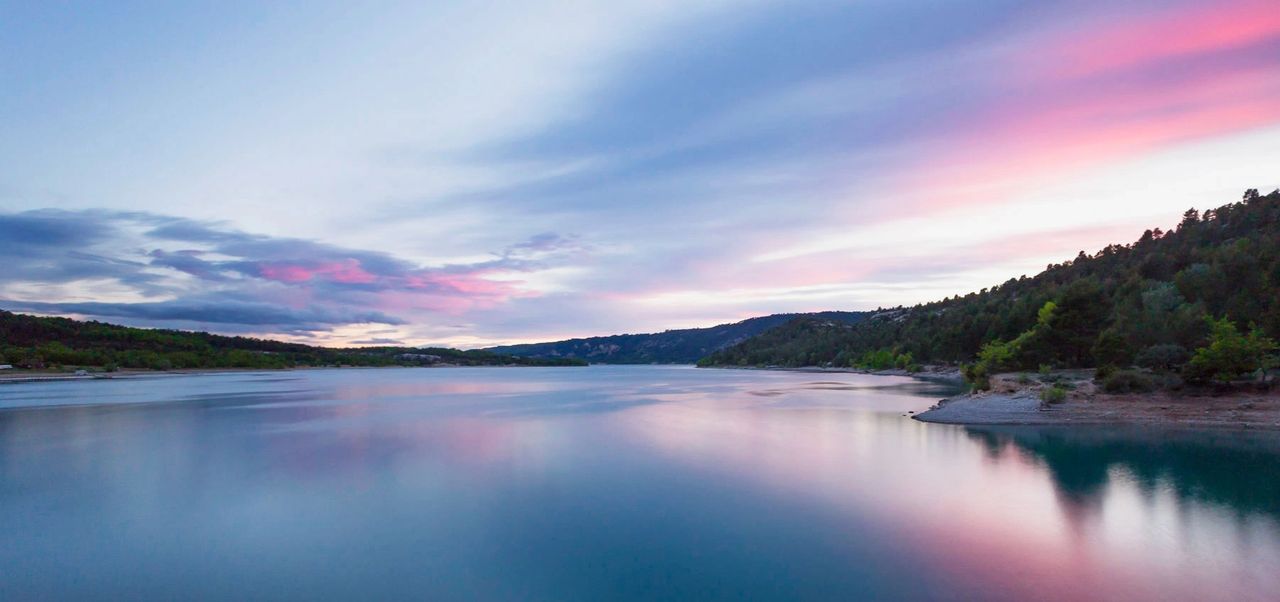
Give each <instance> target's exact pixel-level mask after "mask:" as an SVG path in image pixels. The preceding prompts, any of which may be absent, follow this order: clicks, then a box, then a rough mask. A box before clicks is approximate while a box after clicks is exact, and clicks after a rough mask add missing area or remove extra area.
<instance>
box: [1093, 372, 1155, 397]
mask: <svg viewBox="0 0 1280 602" xmlns="http://www.w3.org/2000/svg"><path fill="white" fill-rule="evenodd" d="M1155 389H1156V383H1155V381H1153V380H1151V377H1150V376H1147V375H1146V374H1143V373H1141V372H1138V371H1137V370H1118V371H1116V372H1115V373H1113V374H1111V375H1110V376H1108V377H1107V378H1106V379H1105V380H1103V381H1102V390H1104V391H1106V392H1108V393H1148V392H1151V391H1154V390H1155Z"/></svg>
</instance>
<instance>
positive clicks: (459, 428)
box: [0, 366, 1280, 600]
mask: <svg viewBox="0 0 1280 602" xmlns="http://www.w3.org/2000/svg"><path fill="white" fill-rule="evenodd" d="M948 393H949V391H948V388H947V387H946V386H945V385H939V384H932V383H927V382H923V381H915V380H911V379H906V378H899V377H885V376H865V375H855V374H840V373H802V372H770V371H748V370H699V369H694V368H689V367H666V366H627V367H604V366H593V367H590V368H432V369H367V370H361V369H342V370H312V371H292V372H265V373H224V374H209V375H191V376H158V377H150V378H132V379H114V380H109V381H91V382H83V381H77V382H56V383H33V384H19V385H0V408H3V409H0V571H3V573H2V574H0V599H4V600H28V599H102V600H119V599H140V598H145V599H224V600H227V599H230V600H242V599H307V600H327V599H430V600H475V599H488V600H508V599H520V600H606V599H644V600H660V599H667V600H669V599H735V600H741V599H756V600H788V599H816V600H849V599H889V600H893V599H901V600H921V599H957V600H972V599H988V600H1026V599H1038V600H1055V599H1057V600H1078V599H1111V600H1135V599H1151V600H1155V599H1161V600H1172V599H1178V600H1205V599H1222V600H1263V599H1271V600H1274V599H1277V598H1280V433H1250V432H1230V431H1223V432H1204V433H1195V432H1184V431H1176V430H1175V431H1167V432H1153V431H1133V430H1125V429H1097V428H1095V429H1077V430H1067V429H1062V428H1032V427H1017V428H1008V427H1005V428H974V427H960V426H949V425H937V424H923V423H919V422H916V421H914V420H911V419H910V418H909V417H908V416H907V413H908V412H918V411H921V410H923V409H925V408H927V407H928V406H930V405H931V404H933V403H934V401H936V400H937V399H938V398H940V397H942V396H945V395H947V394H948Z"/></svg>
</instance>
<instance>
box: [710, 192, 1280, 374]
mask: <svg viewBox="0 0 1280 602" xmlns="http://www.w3.org/2000/svg"><path fill="white" fill-rule="evenodd" d="M1277 301H1280V191H1276V192H1272V193H1271V194H1268V195H1265V196H1263V195H1259V194H1258V192H1257V191H1256V190H1250V191H1248V192H1246V193H1245V196H1244V200H1243V201H1241V202H1237V203H1232V204H1229V205H1224V206H1222V207H1219V208H1217V209H1211V210H1208V211H1205V212H1204V214H1203V215H1201V214H1200V213H1199V212H1198V211H1196V210H1195V209H1192V210H1189V211H1187V212H1186V213H1185V214H1184V216H1183V219H1182V222H1181V223H1180V224H1179V225H1178V226H1177V228H1176V229H1175V230H1174V231H1171V232H1162V231H1161V230H1160V229H1158V228H1157V229H1153V230H1148V231H1146V232H1145V233H1144V234H1143V235H1142V237H1141V238H1139V239H1138V240H1137V241H1136V242H1134V243H1132V244H1125V245H1121V244H1113V245H1109V246H1107V247H1106V248H1104V249H1102V250H1100V251H1098V252H1097V253H1094V254H1092V255H1089V254H1086V253H1084V252H1083V251H1082V252H1080V254H1079V255H1078V256H1077V257H1076V258H1075V259H1073V260H1071V261H1066V262H1064V263H1061V264H1056V265H1050V266H1048V269H1046V270H1045V271H1043V272H1041V273H1040V274H1038V275H1036V276H1035V277H1031V278H1028V277H1026V276H1023V277H1021V278H1015V279H1011V280H1009V281H1008V282H1005V283H1003V284H999V285H996V286H993V287H991V288H984V289H982V290H981V291H979V292H976V293H969V294H967V295H964V296H957V297H952V298H947V299H943V300H941V301H936V302H933V303H926V304H922V305H917V306H914V307H909V308H907V307H898V308H893V309H887V310H880V311H877V312H874V313H873V314H871V315H870V316H869V317H868V318H867V319H866V320H863V321H860V322H858V323H856V324H853V325H841V324H823V323H818V322H814V321H812V320H796V321H794V322H790V323H787V324H783V325H781V326H778V327H777V328H775V329H773V330H770V331H768V332H766V333H763V334H761V335H760V336H757V337H753V338H751V339H748V340H745V341H743V342H741V343H738V344H736V345H733V346H731V347H728V348H725V349H722V350H720V351H717V352H715V353H712V354H710V355H709V356H708V357H706V358H704V359H703V360H702V361H701V362H700V365H704V366H739V365H751V366H755V365H782V366H800V365H823V364H832V365H853V366H866V367H884V366H885V365H886V364H890V365H891V364H898V365H903V364H912V363H917V362H930V363H962V362H975V361H978V362H979V364H981V365H983V366H985V367H986V368H989V369H991V370H1000V369H1003V370H1010V369H1012V370H1028V369H1030V370H1034V369H1036V368H1037V367H1039V366H1045V365H1047V366H1050V367H1057V368H1074V367H1096V366H1116V367H1127V366H1131V365H1134V364H1138V365H1144V366H1147V367H1151V368H1163V369H1165V370H1169V371H1174V370H1178V369H1181V368H1184V367H1186V366H1192V365H1196V364H1197V362H1199V365H1200V368H1202V369H1206V370H1210V371H1212V370H1213V369H1212V368H1206V366H1209V365H1210V364H1212V363H1213V362H1215V361H1217V362H1220V363H1221V362H1228V363H1229V362H1230V361H1232V360H1231V357H1233V354H1235V355H1236V356H1239V357H1244V356H1245V355H1248V356H1249V357H1252V358H1254V360H1256V359H1257V357H1258V356H1259V355H1265V352H1266V351H1267V350H1268V348H1269V347H1270V345H1271V343H1270V340H1271V339H1274V338H1276V337H1280V303H1278V302H1277ZM1241 331H1252V332H1250V333H1249V335H1247V336H1246V335H1244V334H1242V333H1241ZM1201 349H1203V350H1204V352H1203V353H1200V352H1199V350H1201ZM1241 350H1243V351H1241ZM1236 351H1240V353H1235V352H1236ZM1199 356H1202V357H1199ZM1197 357H1198V359H1197ZM1254 364H1257V361H1254ZM1250 365H1252V364H1250V363H1249V362H1248V361H1244V362H1242V363H1237V364H1236V365H1234V366H1231V367H1229V368H1224V370H1226V372H1223V373H1222V374H1220V375H1219V376H1221V377H1223V378H1229V377H1230V376H1231V374H1229V373H1230V372H1231V371H1232V370H1239V371H1244V370H1246V368H1248V367H1249V366H1250ZM1237 375H1238V374H1237Z"/></svg>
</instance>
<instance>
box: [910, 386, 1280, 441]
mask: <svg viewBox="0 0 1280 602" xmlns="http://www.w3.org/2000/svg"><path fill="white" fill-rule="evenodd" d="M1074 384H1075V388H1074V389H1072V390H1071V391H1070V393H1069V394H1068V395H1067V396H1066V398H1065V399H1064V400H1062V401H1061V402H1059V403H1045V402H1043V401H1041V396H1040V390H1041V389H1042V388H1043V387H1044V386H1045V385H1043V384H1040V383H1019V382H1017V380H1016V379H1015V377H1013V376H1011V375H1000V377H999V378H993V390H991V391H983V392H978V393H973V394H968V395H962V396H958V397H953V398H950V399H944V400H942V401H940V402H938V404H937V405H935V406H934V407H933V408H930V409H929V410H928V411H925V412H921V413H919V414H916V415H915V416H914V418H915V419H916V420H920V421H922V422H935V423H944V424H965V425H1102V424H1113V425H1153V426H1154V425H1161V426H1168V425H1174V426H1185V427H1196V428H1200V427H1214V428H1239V429H1267V430H1280V393H1278V392H1276V391H1271V392H1243V391H1242V392H1235V393H1230V394H1223V395H1208V394H1179V393H1169V392H1156V393H1134V394H1123V395H1119V394H1107V393H1103V392H1100V391H1098V390H1097V389H1096V388H1095V387H1093V385H1092V383H1091V382H1088V381H1080V382H1078V383H1074Z"/></svg>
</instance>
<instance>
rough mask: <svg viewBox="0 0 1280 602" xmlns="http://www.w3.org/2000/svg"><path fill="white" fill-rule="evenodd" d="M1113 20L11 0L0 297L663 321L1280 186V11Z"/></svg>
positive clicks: (963, 274)
mask: <svg viewBox="0 0 1280 602" xmlns="http://www.w3.org/2000/svg"><path fill="white" fill-rule="evenodd" d="M424 4H430V5H424ZM1117 4H1118V3H1114V2H1090V1H1076V2H1061V1H1039V2H1015V1H990V2H940V1H939V2H901V1H895V2H888V1H884V2H878V1H870V2H786V3H782V2H609V3H589V2H551V3H521V4H520V5H519V6H516V7H513V6H511V4H510V3H497V2H493V3H470V2H466V3H463V2H460V3H408V2H406V3H397V2H380V3H374V4H373V5H364V6H360V7H354V6H352V5H351V4H350V3H324V2H306V3H283V2H281V3H270V4H269V5H268V4H267V3H250V2H244V3H237V2H216V3H213V2H210V3H158V2H157V3H146V2H139V3H131V2H116V3H83V4H81V3H75V2H67V3H34V2H31V3H3V2H0V89H2V90H5V92H6V93H5V94H2V95H0V165H2V166H3V167H2V168H0V244H3V247H0V260H3V262H4V263H5V264H6V265H9V266H12V267H10V268H9V269H7V270H5V271H4V273H0V307H4V308H8V309H13V310H21V311H31V312H38V313H47V314H58V315H71V316H79V317H92V318H99V319H104V320H108V321H113V322H121V323H127V324H133V325H143V326H166V327H179V328H200V329H209V330H214V331H217V332H228V333H248V334H257V335H264V336H274V337H281V338H289V339H296V340H305V341H312V342H317V343H324V344H363V343H364V342H368V341H399V342H403V343H406V344H427V343H430V344H449V345H459V346H468V347H470V346H482V345H488V344H497V343H506V342H518V341H531V340H544V339H552V338H562V337H568V336H583V335H592V334H608V333H614V332H637V331H651V330H661V329H664V328H674V327H688V326H699V325H711V324H715V323H719V322H725V321H733V320H738V319H742V318H746V317H750V316H753V315H761V314H766V313H774V312H781V311H811V310H823V309H871V308H875V307H877V306H891V305H897V304H910V303H915V302H920V301H927V300H931V299H935V298H940V297H945V296H948V295H951V294H956V293H964V292H968V291H971V290H976V289H979V288H983V287H986V286H989V285H991V284H995V283H999V282H1002V281H1004V280H1007V279H1008V278H1010V277H1017V276H1019V275H1021V274H1033V273H1035V272H1037V271H1039V270H1040V269H1042V268H1043V266H1044V265H1045V264H1046V263H1049V262H1057V261H1061V260H1063V259H1067V258H1070V257H1073V256H1074V255H1075V254H1076V253H1077V252H1078V251H1080V250H1082V249H1083V250H1096V249H1097V248H1100V247H1102V246H1104V245H1106V244H1108V243H1112V242H1123V241H1129V240H1134V239H1136V238H1137V236H1138V235H1139V234H1140V233H1141V232H1142V230H1143V229H1145V228H1147V227H1152V226H1162V227H1168V226H1169V225H1171V224H1173V223H1176V221H1177V219H1178V216H1179V215H1180V214H1181V212H1182V211H1183V210H1185V209H1186V208H1188V207H1190V206H1198V207H1208V206H1215V205H1219V204H1223V203H1226V202H1230V201H1233V200H1236V199H1237V198H1239V195H1240V193H1241V191H1242V190H1243V189H1245V188H1262V189H1270V188H1274V187H1275V186H1277V185H1278V184H1280V173H1277V172H1276V168H1275V166H1276V165H1280V145H1276V144H1275V141H1276V140H1277V139H1280V137H1278V136H1280V9H1277V8H1276V7H1275V5H1274V3H1273V2H1264V1H1253V0H1249V1H1231V2H1191V1H1182V2H1179V1H1163V2H1132V3H1123V5H1122V6H1117Z"/></svg>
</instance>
